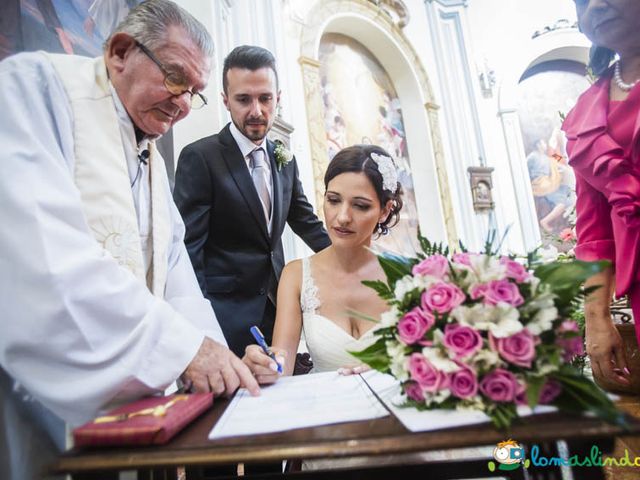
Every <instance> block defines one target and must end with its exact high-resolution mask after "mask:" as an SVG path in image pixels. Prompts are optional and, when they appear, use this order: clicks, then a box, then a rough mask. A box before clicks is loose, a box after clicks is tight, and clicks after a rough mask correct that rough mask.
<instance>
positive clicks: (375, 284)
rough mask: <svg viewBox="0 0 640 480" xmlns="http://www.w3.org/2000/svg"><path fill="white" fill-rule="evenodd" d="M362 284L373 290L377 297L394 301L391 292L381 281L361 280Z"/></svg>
mask: <svg viewBox="0 0 640 480" xmlns="http://www.w3.org/2000/svg"><path fill="white" fill-rule="evenodd" d="M362 284H363V285H365V286H367V287H369V288H373V289H374V290H375V291H376V293H377V294H378V296H379V297H380V298H382V299H383V300H387V301H390V300H394V299H395V296H394V294H393V291H392V290H391V289H390V288H389V286H388V285H387V284H386V283H384V282H383V281H382V280H363V281H362Z"/></svg>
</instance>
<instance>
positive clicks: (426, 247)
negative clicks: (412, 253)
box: [418, 228, 449, 257]
mask: <svg viewBox="0 0 640 480" xmlns="http://www.w3.org/2000/svg"><path fill="white" fill-rule="evenodd" d="M418 242H419V243H420V248H421V249H422V251H423V253H424V254H425V255H426V256H427V257H430V256H431V255H444V256H445V257H446V256H448V255H449V247H447V246H445V245H444V244H443V243H442V242H440V243H431V242H430V241H429V239H428V238H426V237H423V236H422V234H421V233H420V229H419V228H418Z"/></svg>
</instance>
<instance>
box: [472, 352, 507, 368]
mask: <svg viewBox="0 0 640 480" xmlns="http://www.w3.org/2000/svg"><path fill="white" fill-rule="evenodd" d="M502 363H504V362H503V361H502V360H500V355H498V352H494V351H493V350H489V349H485V348H483V349H481V350H479V351H478V353H476V354H475V355H474V356H473V358H472V364H473V365H475V366H477V367H482V369H483V370H485V369H486V370H488V369H492V368H494V367H498V366H500V365H501V364H502Z"/></svg>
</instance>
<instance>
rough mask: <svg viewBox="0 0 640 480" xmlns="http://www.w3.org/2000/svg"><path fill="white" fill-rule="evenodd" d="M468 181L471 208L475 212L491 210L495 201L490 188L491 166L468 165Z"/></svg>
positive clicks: (491, 186) (491, 183)
mask: <svg viewBox="0 0 640 480" xmlns="http://www.w3.org/2000/svg"><path fill="white" fill-rule="evenodd" d="M467 171H468V172H469V182H470V184H471V198H472V200H473V209H474V210H475V211H476V212H477V213H481V212H486V211H489V210H493V208H494V207H495V203H494V202H493V195H492V193H491V189H492V188H493V181H492V180H491V172H493V167H469V168H467Z"/></svg>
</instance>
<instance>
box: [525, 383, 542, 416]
mask: <svg viewBox="0 0 640 480" xmlns="http://www.w3.org/2000/svg"><path fill="white" fill-rule="evenodd" d="M544 383H545V379H544V378H542V377H529V378H527V403H528V404H529V406H530V407H531V408H534V407H535V406H536V405H538V400H539V399H540V390H542V386H543V385H544Z"/></svg>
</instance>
